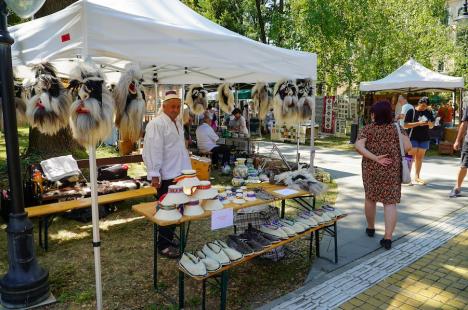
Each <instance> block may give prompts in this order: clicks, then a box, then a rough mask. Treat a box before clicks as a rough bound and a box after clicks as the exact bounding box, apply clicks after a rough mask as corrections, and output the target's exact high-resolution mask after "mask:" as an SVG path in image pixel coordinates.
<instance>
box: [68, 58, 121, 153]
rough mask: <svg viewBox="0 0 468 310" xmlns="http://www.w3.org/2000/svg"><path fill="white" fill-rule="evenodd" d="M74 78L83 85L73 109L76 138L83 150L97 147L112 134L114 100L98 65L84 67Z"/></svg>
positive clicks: (73, 129) (86, 64)
mask: <svg viewBox="0 0 468 310" xmlns="http://www.w3.org/2000/svg"><path fill="white" fill-rule="evenodd" d="M72 76H74V77H75V78H76V80H78V81H79V82H80V85H79V92H78V97H77V99H76V100H75V101H74V102H73V104H72V107H71V116H70V123H71V128H72V132H73V137H74V138H75V139H76V140H77V141H78V142H79V143H80V144H81V145H83V146H90V145H96V144H98V143H99V142H100V141H103V140H104V139H105V138H107V137H108V136H109V135H110V133H111V132H112V123H113V119H114V106H115V103H114V99H113V98H112V95H111V93H110V92H109V90H108V89H107V87H106V85H105V82H104V78H103V74H102V73H101V72H100V70H99V69H98V68H97V67H96V66H95V65H94V64H92V63H86V62H83V63H80V64H79V65H78V67H77V68H76V69H75V71H74V75H72Z"/></svg>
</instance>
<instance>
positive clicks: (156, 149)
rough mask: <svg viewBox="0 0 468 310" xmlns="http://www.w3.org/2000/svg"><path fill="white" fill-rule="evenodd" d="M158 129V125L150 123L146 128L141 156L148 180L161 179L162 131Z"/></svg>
mask: <svg viewBox="0 0 468 310" xmlns="http://www.w3.org/2000/svg"><path fill="white" fill-rule="evenodd" d="M159 127H160V126H158V123H156V122H151V123H149V124H148V126H147V128H146V134H145V141H144V144H143V153H142V156H143V161H144V162H145V165H146V170H147V172H148V179H151V178H153V177H161V165H162V161H163V149H164V148H163V145H164V131H163V130H162V129H161V128H159Z"/></svg>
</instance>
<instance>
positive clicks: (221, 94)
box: [218, 83, 234, 113]
mask: <svg viewBox="0 0 468 310" xmlns="http://www.w3.org/2000/svg"><path fill="white" fill-rule="evenodd" d="M218 103H219V107H220V109H221V111H223V112H224V113H231V112H232V110H234V94H233V93H232V87H231V84H229V83H224V84H221V85H219V86H218Z"/></svg>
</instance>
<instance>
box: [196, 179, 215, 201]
mask: <svg viewBox="0 0 468 310" xmlns="http://www.w3.org/2000/svg"><path fill="white" fill-rule="evenodd" d="M216 196H218V190H217V189H215V188H213V187H211V182H210V181H200V184H199V185H198V186H197V191H196V192H195V194H194V197H195V198H197V199H199V200H205V199H213V198H215V197H216Z"/></svg>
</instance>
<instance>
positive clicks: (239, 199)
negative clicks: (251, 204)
mask: <svg viewBox="0 0 468 310" xmlns="http://www.w3.org/2000/svg"><path fill="white" fill-rule="evenodd" d="M232 202H234V203H235V204H238V205H241V204H243V203H245V200H244V199H241V198H236V199H234V200H233V201H232Z"/></svg>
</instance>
